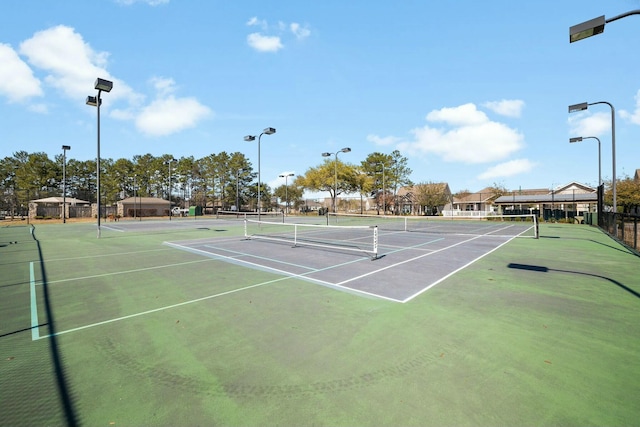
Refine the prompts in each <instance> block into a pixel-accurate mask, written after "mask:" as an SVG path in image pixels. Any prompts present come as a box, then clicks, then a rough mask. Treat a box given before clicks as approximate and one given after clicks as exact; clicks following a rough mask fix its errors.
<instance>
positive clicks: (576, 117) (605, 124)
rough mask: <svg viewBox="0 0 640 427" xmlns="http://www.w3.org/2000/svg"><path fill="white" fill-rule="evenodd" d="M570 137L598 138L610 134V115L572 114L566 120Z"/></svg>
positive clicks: (601, 113) (603, 113) (602, 113)
mask: <svg viewBox="0 0 640 427" xmlns="http://www.w3.org/2000/svg"><path fill="white" fill-rule="evenodd" d="M567 122H568V123H569V131H570V136H572V137H573V136H600V135H604V134H606V133H609V132H611V114H610V113H605V112H599V113H595V114H590V113H588V112H581V113H573V114H570V115H569V118H568V119H567Z"/></svg>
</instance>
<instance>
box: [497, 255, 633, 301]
mask: <svg viewBox="0 0 640 427" xmlns="http://www.w3.org/2000/svg"><path fill="white" fill-rule="evenodd" d="M507 267H509V268H515V269H518V270H527V271H535V272H537V273H549V272H556V273H568V274H580V275H583V276H589V277H595V278H598V279H602V280H606V281H607V282H610V283H613V284H614V285H616V286H618V287H619V288H620V289H622V290H624V291H627V292H628V293H630V294H631V295H633V296H634V297H636V298H640V293H638V292H636V291H634V290H633V289H631V288H629V287H628V286H625V285H624V284H623V283H620V282H618V281H617V280H614V279H611V278H609V277H606V276H601V275H599V274H592V273H584V272H582V271H571V270H559V269H555V268H548V267H544V266H541V265H531V264H516V263H510V264H508V265H507Z"/></svg>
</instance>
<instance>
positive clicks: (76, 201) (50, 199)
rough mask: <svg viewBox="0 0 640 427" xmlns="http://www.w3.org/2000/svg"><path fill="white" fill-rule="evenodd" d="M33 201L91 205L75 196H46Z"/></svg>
mask: <svg viewBox="0 0 640 427" xmlns="http://www.w3.org/2000/svg"><path fill="white" fill-rule="evenodd" d="M31 202H33V203H59V204H62V203H65V202H66V203H67V204H68V205H89V204H91V203H90V202H87V201H86V200H80V199H74V198H73V197H66V198H64V197H45V198H44V199H37V200H32V201H31Z"/></svg>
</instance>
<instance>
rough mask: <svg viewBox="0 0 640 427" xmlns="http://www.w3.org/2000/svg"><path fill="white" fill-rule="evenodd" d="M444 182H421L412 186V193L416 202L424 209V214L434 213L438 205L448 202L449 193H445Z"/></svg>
mask: <svg viewBox="0 0 640 427" xmlns="http://www.w3.org/2000/svg"><path fill="white" fill-rule="evenodd" d="M445 189H446V184H444V183H441V182H431V181H429V182H421V183H419V184H416V185H414V186H413V194H414V197H415V200H416V202H417V203H418V205H419V206H420V207H421V210H422V209H424V213H425V215H434V214H436V213H437V212H438V208H439V207H440V206H445V205H446V204H447V203H448V202H449V198H450V196H449V194H447V193H446V191H445Z"/></svg>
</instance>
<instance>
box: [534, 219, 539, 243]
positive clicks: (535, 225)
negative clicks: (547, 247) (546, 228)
mask: <svg viewBox="0 0 640 427" xmlns="http://www.w3.org/2000/svg"><path fill="white" fill-rule="evenodd" d="M533 228H534V230H535V231H534V232H533V233H534V237H533V238H534V239H538V238H539V237H540V230H539V228H538V216H537V215H535V214H534V215H533Z"/></svg>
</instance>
